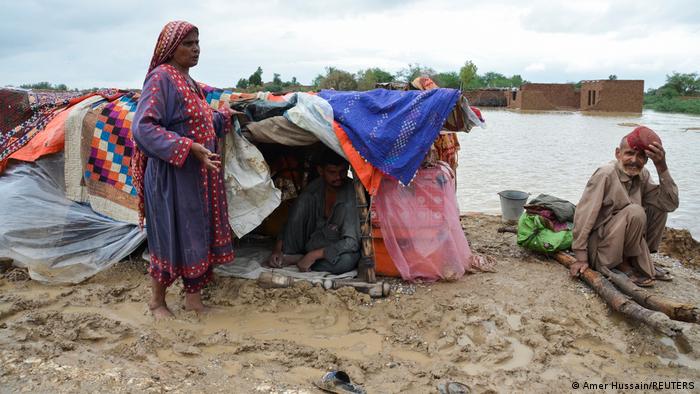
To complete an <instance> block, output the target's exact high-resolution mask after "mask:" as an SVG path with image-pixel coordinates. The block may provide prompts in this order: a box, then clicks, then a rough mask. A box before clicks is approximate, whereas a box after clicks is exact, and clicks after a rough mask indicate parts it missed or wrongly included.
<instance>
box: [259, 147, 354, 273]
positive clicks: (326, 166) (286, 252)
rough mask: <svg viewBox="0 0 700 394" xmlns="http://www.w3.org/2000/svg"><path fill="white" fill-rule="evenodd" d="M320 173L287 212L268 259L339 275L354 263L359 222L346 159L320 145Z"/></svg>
mask: <svg viewBox="0 0 700 394" xmlns="http://www.w3.org/2000/svg"><path fill="white" fill-rule="evenodd" d="M316 163H317V165H316V169H317V171H318V173H319V177H318V178H317V179H315V180H313V181H312V182H311V183H309V185H308V186H307V187H306V188H305V189H304V190H303V191H302V193H301V195H300V196H299V198H298V199H297V201H296V202H295V203H294V205H293V206H292V209H291V210H290V212H289V217H288V219H287V223H286V225H285V226H284V229H283V230H282V233H281V234H280V235H279V237H278V240H277V243H276V244H275V247H274V250H273V251H272V254H271V255H270V257H269V259H268V261H267V264H268V265H269V266H270V267H282V266H284V265H292V264H296V265H297V267H298V268H299V270H300V271H309V270H312V271H326V272H330V273H332V274H341V273H345V272H348V271H351V270H353V269H355V268H356V267H357V262H358V260H359V259H360V224H359V216H358V212H357V203H356V199H355V189H354V187H353V184H352V182H351V180H350V179H349V178H348V176H347V174H348V163H347V162H346V161H345V160H344V159H343V158H342V157H340V156H338V155H337V154H336V153H335V152H333V151H331V150H330V149H325V150H324V151H323V152H322V153H321V154H320V155H319V156H318V158H317V160H316Z"/></svg>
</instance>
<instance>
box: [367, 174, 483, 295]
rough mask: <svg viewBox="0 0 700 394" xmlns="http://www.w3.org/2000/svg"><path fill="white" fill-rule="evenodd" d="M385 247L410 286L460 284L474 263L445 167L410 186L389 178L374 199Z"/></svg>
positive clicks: (451, 177)
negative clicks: (418, 282) (422, 282)
mask: <svg viewBox="0 0 700 394" xmlns="http://www.w3.org/2000/svg"><path fill="white" fill-rule="evenodd" d="M374 202H375V204H376V209H377V216H378V218H379V222H380V225H381V229H382V237H383V238H384V244H385V246H386V248H387V251H388V252H389V255H390V256H391V259H392V260H393V262H394V265H396V268H397V269H398V271H399V272H400V273H401V277H402V278H403V279H405V280H410V281H415V280H425V281H435V280H441V279H444V280H456V279H459V278H460V277H462V276H463V275H464V273H465V272H472V271H473V270H472V266H473V264H474V257H473V255H472V252H471V249H470V248H469V243H468V242H467V238H466V237H465V236H464V231H463V230H462V226H461V224H460V221H459V209H458V207H457V200H456V196H455V184H454V176H453V174H452V172H451V170H450V169H449V167H447V165H446V164H442V163H441V164H440V165H439V166H437V167H433V168H423V169H420V170H418V173H417V175H416V177H415V178H414V179H413V181H412V182H411V184H410V185H409V186H402V185H400V184H399V182H398V181H397V180H395V179H392V178H389V177H384V179H383V180H382V184H381V186H380V188H379V192H378V193H377V195H376V196H375V197H374Z"/></svg>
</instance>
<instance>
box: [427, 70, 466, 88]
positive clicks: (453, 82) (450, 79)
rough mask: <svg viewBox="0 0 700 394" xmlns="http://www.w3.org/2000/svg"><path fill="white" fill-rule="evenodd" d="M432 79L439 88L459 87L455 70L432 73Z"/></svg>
mask: <svg viewBox="0 0 700 394" xmlns="http://www.w3.org/2000/svg"><path fill="white" fill-rule="evenodd" d="M433 81H434V82H435V83H436V84H437V86H439V87H441V88H451V89H459V88H460V79H459V74H457V72H455V71H450V72H444V73H437V74H435V75H433Z"/></svg>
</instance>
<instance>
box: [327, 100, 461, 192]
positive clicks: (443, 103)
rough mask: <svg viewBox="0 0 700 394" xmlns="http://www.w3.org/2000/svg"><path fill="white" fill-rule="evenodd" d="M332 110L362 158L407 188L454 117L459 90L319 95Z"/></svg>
mask: <svg viewBox="0 0 700 394" xmlns="http://www.w3.org/2000/svg"><path fill="white" fill-rule="evenodd" d="M318 95H319V96H320V97H321V98H323V99H325V100H326V101H328V102H329V103H330V105H331V107H333V116H334V118H335V120H336V121H337V122H338V123H340V125H341V126H342V127H343V129H345V132H346V133H347V134H348V137H349V138H350V141H351V142H352V145H353V146H354V147H355V149H357V151H358V152H359V153H360V155H361V156H362V157H363V158H364V159H365V160H367V161H368V162H370V163H371V164H372V165H373V166H375V167H376V168H377V169H379V170H380V171H381V172H383V173H385V174H387V175H391V176H393V177H394V178H397V179H398V180H399V181H400V182H401V183H403V184H405V185H406V184H408V183H410V182H411V180H412V179H413V177H414V175H415V174H416V171H418V167H420V164H421V162H422V161H423V158H425V155H426V154H427V153H428V150H429V149H430V146H431V145H432V144H433V142H434V141H435V138H437V136H438V133H439V132H440V129H441V128H442V125H443V124H444V123H445V119H447V116H448V115H449V114H450V112H451V111H452V109H453V108H454V106H455V104H456V103H457V99H458V98H459V96H460V93H459V90H455V89H433V90H425V91H419V90H410V91H400V90H385V89H375V90H370V91H368V92H337V91H335V90H322V91H321V92H320V93H319V94H318Z"/></svg>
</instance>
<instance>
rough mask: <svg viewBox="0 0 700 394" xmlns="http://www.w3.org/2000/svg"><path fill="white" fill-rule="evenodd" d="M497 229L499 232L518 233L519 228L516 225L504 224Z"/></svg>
mask: <svg viewBox="0 0 700 394" xmlns="http://www.w3.org/2000/svg"><path fill="white" fill-rule="evenodd" d="M496 231H498V232H499V233H513V234H517V233H518V228H517V227H515V226H502V227H499V228H498V229H497V230H496Z"/></svg>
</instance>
